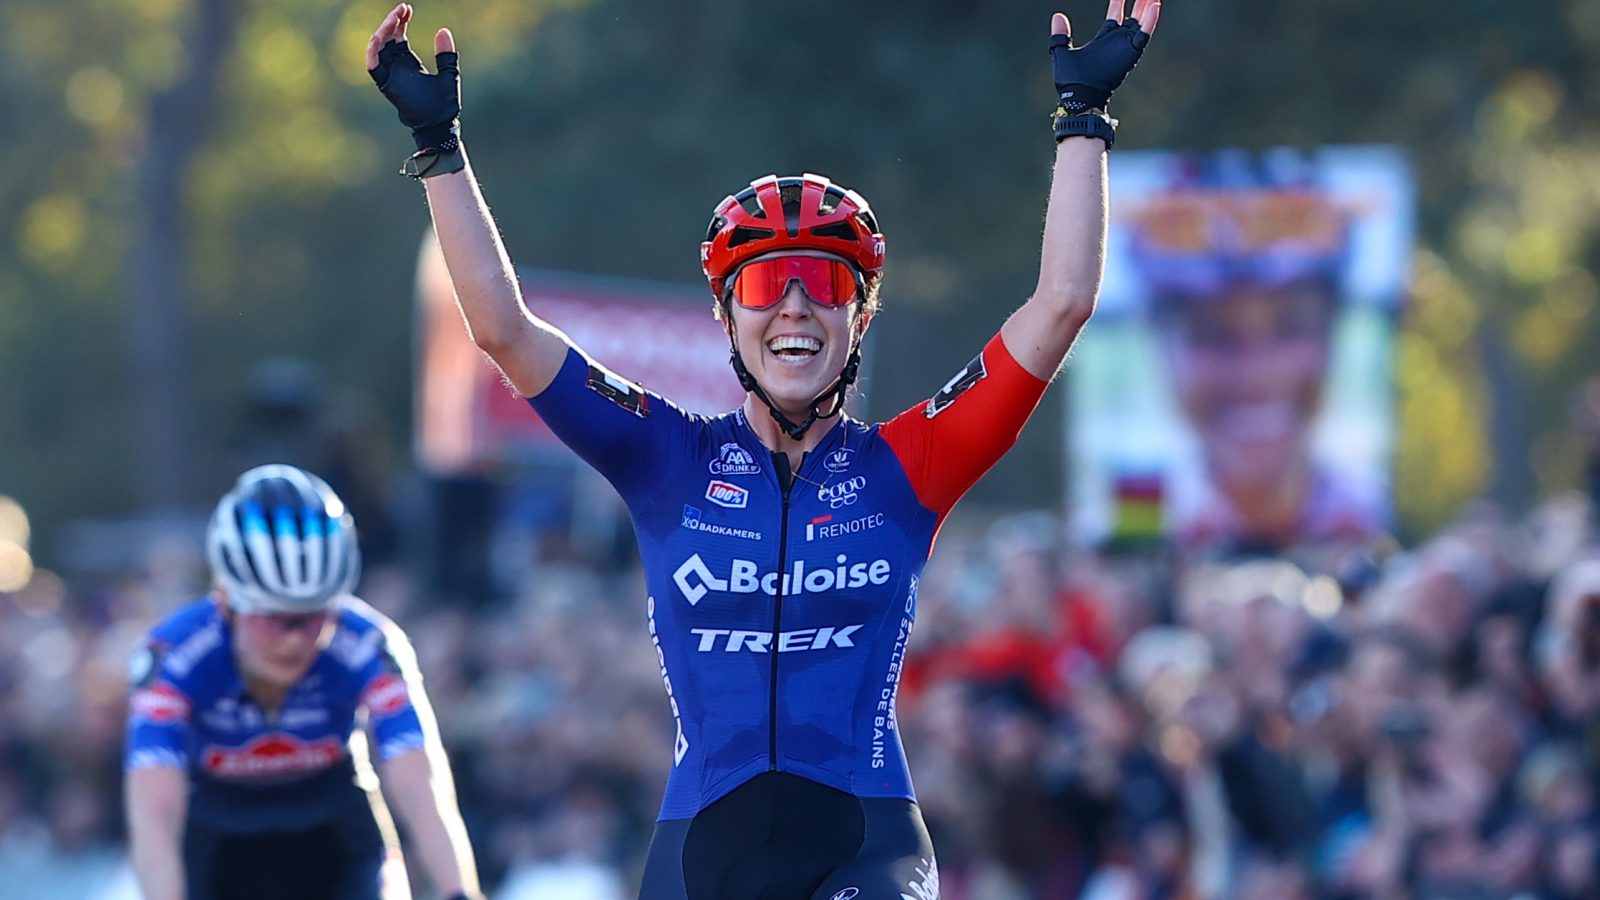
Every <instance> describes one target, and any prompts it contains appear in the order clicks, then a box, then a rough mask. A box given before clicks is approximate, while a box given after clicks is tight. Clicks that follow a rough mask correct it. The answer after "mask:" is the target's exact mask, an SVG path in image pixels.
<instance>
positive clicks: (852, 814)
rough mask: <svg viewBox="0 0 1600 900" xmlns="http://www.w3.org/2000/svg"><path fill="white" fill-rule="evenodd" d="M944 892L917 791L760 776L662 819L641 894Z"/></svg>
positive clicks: (727, 899)
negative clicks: (903, 796)
mask: <svg viewBox="0 0 1600 900" xmlns="http://www.w3.org/2000/svg"><path fill="white" fill-rule="evenodd" d="M902 895H903V896H905V897H910V898H913V900H936V898H937V897H938V896H939V874H938V870H937V869H936V868H935V866H934V859H933V843H932V841H930V840H929V839H928V828H927V826H926V825H924V824H923V822H922V812H921V810H919V809H918V808H917V805H916V804H915V803H912V802H911V801H909V800H892V799H890V800H880V799H866V798H861V797H854V796H851V795H850V794H846V793H844V792H843V791H837V790H834V789H833V788H830V787H826V786H824V785H821V784H818V783H816V782H814V781H809V780H807V779H805V778H801V777H799V776H796V775H789V774H786V773H782V772H776V773H767V774H764V775H758V776H757V777H755V778H753V779H751V780H750V781H748V782H746V783H744V784H742V785H740V786H739V787H737V788H735V789H734V790H733V792H732V793H730V794H728V795H727V796H726V797H723V798H722V799H720V800H718V801H717V802H715V803H713V804H711V805H710V806H708V807H706V808H705V809H703V810H701V811H700V813H699V814H698V815H696V816H695V817H694V818H692V819H669V820H667V821H663V822H658V823H656V832H655V836H654V837H653V838H652V839H651V841H650V855H649V858H648V860H647V861H646V863H645V869H644V884H643V886H642V887H641V888H640V891H639V900H901V897H902Z"/></svg>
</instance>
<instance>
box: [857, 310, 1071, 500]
mask: <svg viewBox="0 0 1600 900" xmlns="http://www.w3.org/2000/svg"><path fill="white" fill-rule="evenodd" d="M1047 386H1049V382H1047V381H1044V380H1042V379H1040V378H1038V377H1036V376H1034V375H1033V374H1032V373H1030V372H1029V371H1028V370H1027V369H1024V368H1023V367H1022V365H1021V364H1020V363H1018V362H1017V360H1016V358H1015V357H1013V356H1012V355H1011V351H1009V350H1007V349H1006V345H1005V343H1004V342H1003V341H1002V340H1001V339H1000V335H998V334H996V335H995V336H994V337H993V338H991V339H990V340H989V343H988V344H987V345H985V346H984V348H983V352H982V353H979V354H978V355H977V356H976V357H974V358H973V360H972V362H969V363H967V364H966V366H965V367H964V368H962V370H961V371H959V372H957V373H956V374H955V377H954V378H951V379H950V380H949V381H947V382H945V385H944V387H943V388H940V390H939V393H937V394H935V395H934V396H933V398H932V399H930V400H928V401H927V402H926V403H918V404H917V405H916V406H913V407H911V408H910V409H908V410H906V411H905V412H903V413H901V414H899V415H898V416H895V417H894V418H893V419H890V420H889V421H888V422H885V423H884V424H883V427H882V429H881V431H880V434H881V435H882V436H883V439H884V440H885V441H887V442H888V444H889V447H890V449H892V450H893V451H894V454H895V456H896V457H897V458H899V460H900V466H901V468H903V469H904V470H905V473H906V477H907V478H908V479H910V481H911V488H912V490H914V491H916V493H917V499H918V500H919V501H921V503H922V505H923V506H926V507H927V508H928V509H931V510H933V511H934V512H936V513H938V514H939V516H940V518H941V519H942V518H943V517H944V516H945V514H946V513H948V512H950V509H951V508H952V507H954V506H955V505H956V501H957V500H960V499H961V495H962V494H965V493H966V492H967V489H968V488H970V487H972V486H973V485H974V484H976V483H977V481H978V479H979V478H982V477H983V473H985V472H987V471H989V469H990V467H992V466H993V465H994V464H995V463H996V462H998V461H999V460H1000V457H1002V456H1004V455H1005V453H1006V451H1007V450H1010V449H1011V446H1012V445H1013V444H1015V443H1016V442H1017V435H1018V434H1020V433H1021V432H1022V426H1023V425H1024V424H1026V423H1027V421H1028V417H1029V416H1031V415H1033V411H1034V409H1036V408H1038V406H1039V400H1040V398H1041V397H1043V396H1044V389H1045V388H1046V387H1047Z"/></svg>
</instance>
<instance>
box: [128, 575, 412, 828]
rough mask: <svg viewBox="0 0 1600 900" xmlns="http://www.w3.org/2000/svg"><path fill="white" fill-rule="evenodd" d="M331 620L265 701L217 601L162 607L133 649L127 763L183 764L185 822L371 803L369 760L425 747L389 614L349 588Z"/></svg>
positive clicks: (278, 817) (404, 654) (312, 820)
mask: <svg viewBox="0 0 1600 900" xmlns="http://www.w3.org/2000/svg"><path fill="white" fill-rule="evenodd" d="M334 629H335V630H334V634H333V637H332V640H330V641H329V643H328V646H327V647H326V648H325V649H324V650H322V652H321V653H320V654H318V656H317V658H316V660H315V661H314V662H313V663H312V665H311V668H310V670H309V671H308V672H307V673H306V674H305V676H304V677H302V678H301V679H300V681H299V682H298V683H296V684H295V685H294V686H293V688H291V689H290V691H289V693H288V695H287V696H286V697H285V698H284V700H283V704H282V706H281V707H279V708H278V709H276V710H272V711H265V710H263V709H262V708H261V706H259V705H258V704H257V703H256V701H255V700H254V699H252V697H251V696H250V694H249V693H248V692H247V691H246V690H245V685H244V681H243V679H242V678H241V676H240V674H239V670H238V667H237V665H236V664H235V662H234V655H233V630H232V628H231V627H230V626H229V623H228V621H227V620H226V619H225V618H224V617H223V615H222V610H221V608H220V607H219V606H218V605H217V604H216V603H215V602H214V601H212V600H211V599H209V598H207V599H202V600H198V601H196V602H194V603H191V604H189V605H187V606H185V607H183V608H181V609H179V610H177V611H176V612H174V613H173V614H172V615H170V616H168V617H167V618H166V619H165V620H163V621H162V622H161V623H160V624H158V625H157V626H156V627H155V628H154V629H152V630H151V632H150V635H149V638H148V640H147V642H146V644H145V646H144V647H143V648H142V649H141V650H140V651H139V652H138V654H137V655H136V656H135V657H134V662H133V668H132V671H131V672H130V678H131V680H132V683H133V693H132V697H131V700H130V704H129V714H128V730H127V747H126V756H125V766H126V768H128V769H130V770H131V769H135V768H139V767H141V766H164V767H170V768H177V769H184V770H186V771H187V772H188V773H189V776H190V784H191V790H190V795H189V819H190V821H193V822H198V823H201V824H204V825H206V826H207V827H209V828H211V829H213V830H218V831H227V832H256V831H275V830H293V829H301V828H307V827H310V826H313V825H315V824H318V823H320V822H324V821H327V820H329V819H331V818H333V817H334V816H336V815H337V814H339V813H340V812H342V811H344V810H346V809H347V808H348V806H349V804H354V803H360V804H365V803H367V802H368V798H367V790H369V789H370V787H371V786H372V784H373V783H374V780H375V779H373V777H372V772H371V762H370V761H371V759H373V758H376V759H377V760H378V761H387V760H390V759H393V758H395V757H396V756H399V755H401V754H402V753H406V752H409V751H411V750H416V749H419V748H422V747H423V746H424V735H425V732H424V729H423V724H422V718H421V716H424V715H426V716H429V717H431V712H429V711H428V710H427V701H426V698H425V695H424V694H423V691H422V687H421V676H420V675H419V674H418V671H417V665H416V658H415V654H414V652H413V651H412V649H411V645H410V642H408V641H407V640H406V637H405V635H404V634H403V633H402V632H401V631H400V629H399V628H398V627H397V626H396V625H395V624H394V623H393V622H391V621H389V620H388V619H387V618H385V617H384V616H383V615H382V614H381V613H378V612H377V611H376V610H374V609H373V608H372V607H370V606H368V605H367V604H365V603H363V602H362V601H360V600H356V599H354V598H347V599H345V600H343V601H341V602H340V606H339V609H338V611H337V616H336V620H335V625H334ZM363 725H365V726H366V731H369V732H370V733H371V739H372V742H373V743H374V744H375V745H376V746H374V747H370V748H369V747H368V746H367V741H366V739H365V736H364V735H365V732H361V733H358V731H357V729H358V726H363Z"/></svg>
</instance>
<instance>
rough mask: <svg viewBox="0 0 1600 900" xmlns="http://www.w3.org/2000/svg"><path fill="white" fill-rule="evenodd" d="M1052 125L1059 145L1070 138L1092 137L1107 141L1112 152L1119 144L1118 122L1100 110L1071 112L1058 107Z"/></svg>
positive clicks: (1107, 146) (1108, 148)
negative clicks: (1115, 145) (1113, 147)
mask: <svg viewBox="0 0 1600 900" xmlns="http://www.w3.org/2000/svg"><path fill="white" fill-rule="evenodd" d="M1051 124H1052V125H1053V126H1055V134H1056V143H1058V144H1059V143H1061V142H1062V141H1063V140H1066V139H1067V138H1069V137H1091V138H1099V139H1100V140H1102V141H1105V143H1106V149H1107V150H1110V149H1111V147H1112V146H1113V145H1114V144H1116V142H1117V120H1116V119H1113V118H1111V117H1110V116H1108V115H1106V114H1105V113H1103V112H1100V111H1098V110H1092V111H1089V112H1070V111H1068V110H1065V109H1062V108H1060V107H1057V108H1056V111H1055V114H1054V116H1053V117H1052V119H1051Z"/></svg>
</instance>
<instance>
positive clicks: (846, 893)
mask: <svg viewBox="0 0 1600 900" xmlns="http://www.w3.org/2000/svg"><path fill="white" fill-rule="evenodd" d="M860 893H861V891H860V889H858V888H853V887H847V888H845V889H844V890H842V891H840V892H839V893H837V894H834V895H833V896H832V897H829V898H828V900H855V898H856V897H857V896H858V895H859V894H860Z"/></svg>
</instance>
